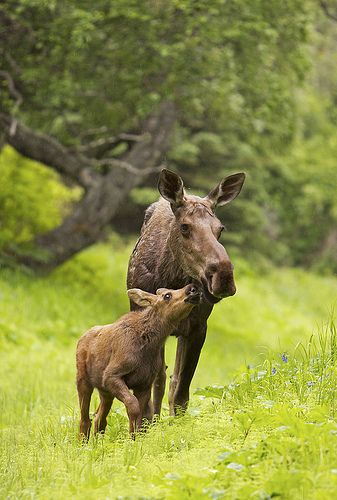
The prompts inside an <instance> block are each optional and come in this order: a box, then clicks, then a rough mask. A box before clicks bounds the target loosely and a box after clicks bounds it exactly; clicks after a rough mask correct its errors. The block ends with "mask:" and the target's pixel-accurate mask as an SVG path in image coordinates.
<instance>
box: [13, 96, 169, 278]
mask: <svg viewBox="0 0 337 500" xmlns="http://www.w3.org/2000/svg"><path fill="white" fill-rule="evenodd" d="M174 122H175V109H174V105H173V103H172V102H165V103H163V104H162V105H161V106H160V108H159V110H158V112H157V113H155V114H153V115H151V116H150V117H149V118H148V119H147V120H146V122H145V124H144V127H143V130H142V132H143V134H145V135H144V140H142V141H141V142H137V143H135V144H134V146H133V147H132V148H131V150H130V151H129V152H128V153H127V154H126V155H125V157H124V158H123V161H116V160H114V159H110V160H109V159H108V160H106V162H107V164H109V162H110V164H111V165H112V168H111V170H110V171H109V172H108V173H107V174H106V175H99V174H97V173H96V172H94V174H95V175H91V176H90V178H91V182H90V183H88V185H89V187H88V188H87V191H86V193H85V195H84V196H83V198H82V199H81V200H80V202H79V203H78V204H77V205H76V206H75V208H74V210H73V212H72V213H71V214H70V215H69V216H68V217H66V219H65V220H64V221H63V223H62V224H61V225H60V226H58V227H57V228H55V229H54V230H52V231H50V232H48V233H46V234H43V235H40V236H38V237H37V238H36V240H35V241H34V242H33V244H34V246H37V247H38V249H40V250H42V252H39V256H38V252H37V253H36V254H30V255H28V254H24V253H23V254H21V255H16V259H17V260H18V261H20V262H22V263H24V264H26V265H28V266H29V267H32V268H34V269H36V270H46V271H49V270H51V269H53V268H54V267H56V266H57V265H59V264H61V263H63V262H65V261H66V260H67V259H69V258H70V257H72V256H73V255H74V254H76V253H77V252H79V251H81V250H83V249H84V248H86V247H88V246H90V245H92V244H93V243H95V242H97V241H98V240H99V239H100V238H101V237H102V235H103V234H104V229H105V228H106V226H107V225H108V224H109V223H110V221H111V220H112V218H113V217H114V216H116V215H118V210H119V207H120V206H121V204H122V202H123V200H125V199H126V197H127V195H128V193H129V191H130V190H131V189H132V188H134V187H135V186H137V185H138V184H140V183H141V181H142V180H143V178H144V176H145V175H147V174H148V172H149V171H150V170H151V169H152V168H153V167H155V166H156V165H157V164H158V162H160V160H161V158H162V156H163V153H165V152H166V150H167V148H168V144H169V136H170V133H171V131H172V129H173V126H174ZM39 137H40V138H41V137H42V136H39ZM47 137H48V136H47ZM50 139H51V138H49V137H48V140H49V142H50ZM16 140H17V141H18V142H19V144H16ZM8 142H10V144H11V145H12V146H13V147H15V149H17V150H18V151H20V152H22V153H23V154H25V155H26V156H29V157H32V151H31V150H29V151H28V150H27V148H28V149H29V144H28V145H27V144H26V141H24V140H23V139H22V138H20V137H19V136H18V137H15V136H14V137H11V138H10V140H8ZM22 143H24V145H25V147H23V146H22ZM31 144H32V143H31ZM37 144H38V142H37V141H36V140H34V141H33V146H34V151H36V148H37ZM46 144H47V143H46V142H44V143H43V147H45V148H46ZM20 145H21V147H20ZM52 146H53V149H54V151H55V149H56V146H55V143H54V142H52ZM60 151H62V154H63V158H67V154H68V153H66V152H64V151H63V150H62V149H60ZM49 153H50V152H49ZM49 153H48V154H47V157H48V158H49V157H50V154H49ZM34 154H35V158H36V154H38V155H39V158H40V159H41V160H42V161H43V159H44V157H45V153H43V152H42V151H41V149H38V150H37V153H34ZM77 160H78V159H76V161H74V160H72V161H73V163H74V169H73V170H72V168H71V167H72V166H71V165H70V166H69V168H65V167H62V166H61V165H59V162H57V169H58V170H59V171H60V170H61V168H62V170H63V171H65V172H66V173H67V175H68V176H69V177H71V178H75V177H76V176H77V177H78V176H79V173H81V172H83V171H84V169H85V166H84V165H82V164H83V161H81V164H79V163H78V161H77ZM81 160H83V158H81ZM101 162H104V160H101ZM54 163H55V161H54ZM49 164H50V162H49ZM68 165H69V164H68ZM51 166H53V165H51ZM82 167H83V168H82ZM72 172H74V173H73V174H72ZM82 185H83V183H82Z"/></svg>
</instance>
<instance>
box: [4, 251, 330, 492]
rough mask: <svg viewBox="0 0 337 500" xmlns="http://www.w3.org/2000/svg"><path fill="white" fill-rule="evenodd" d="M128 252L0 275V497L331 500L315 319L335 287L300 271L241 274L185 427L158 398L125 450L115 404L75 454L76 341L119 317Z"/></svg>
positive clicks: (123, 425) (323, 314) (323, 365)
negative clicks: (156, 416)
mask: <svg viewBox="0 0 337 500" xmlns="http://www.w3.org/2000/svg"><path fill="white" fill-rule="evenodd" d="M128 253H129V249H126V250H125V249H124V248H120V249H119V251H118V252H115V253H114V255H113V256H111V255H110V250H109V248H108V247H107V246H100V247H98V248H95V249H93V250H91V251H89V252H87V253H84V254H83V255H81V256H79V257H78V258H77V259H75V260H74V261H73V262H72V263H69V264H67V265H66V266H64V267H63V268H60V269H59V270H58V271H57V272H56V273H54V274H53V275H52V276H50V277H48V278H46V277H45V278H36V277H33V276H30V275H27V274H22V273H20V272H17V271H8V270H7V271H2V272H1V273H0V282H1V294H2V295H1V301H0V305H1V311H0V332H1V339H0V341H1V363H0V386H1V391H0V469H1V482H0V498H13V499H14V498H22V499H26V498H39V499H61V498H62V499H64V498H81V499H91V498H94V497H95V498H98V499H109V498H120V499H133V498H135V499H136V498H139V499H140V498H143V499H145V498H146V499H152V498H153V499H164V498H165V499H166V498H167V499H172V500H173V499H174V500H175V499H185V498H186V499H187V498H193V499H194V498H196V499H198V498H212V499H218V498H228V499H234V498H238V499H245V498H258V499H269V498H274V497H275V498H276V497H280V498H289V499H297V498H298V499H302V498H303V499H304V498H305V499H317V500H318V499H322V498H324V499H326V498H328V499H329V498H331V499H332V498H335V491H336V488H337V455H336V453H335V449H336V445H337V420H336V385H337V380H336V379H337V371H336V369H337V368H336V367H337V339H336V327H335V323H334V320H333V314H330V318H331V319H330V320H328V321H326V320H324V318H327V317H328V311H329V308H330V309H331V305H333V304H334V302H335V300H336V295H337V284H336V281H335V280H334V279H332V278H320V277H318V276H314V275H310V274H307V273H304V272H303V271H296V270H280V271H276V270H271V271H270V272H269V273H268V274H266V275H265V276H256V275H255V274H254V273H253V272H252V271H251V270H249V269H245V270H244V272H242V271H241V274H240V271H239V273H238V276H237V284H238V295H237V297H234V298H233V299H230V300H228V301H223V302H222V303H221V304H219V305H218V306H217V307H216V308H215V309H214V312H213V314H212V318H211V321H210V324H209V332H208V338H207V342H206V345H205V347H204V349H203V353H202V356H201V360H200V363H199V366H198V371H197V374H196V376H195V379H194V382H193V385H192V394H191V402H190V406H189V409H188V412H187V414H186V415H184V416H180V417H177V418H172V417H170V416H169V415H168V410H167V406H166V401H167V397H166V398H165V403H164V409H163V415H162V418H161V419H160V420H159V421H157V422H156V423H154V424H153V425H151V426H150V427H149V429H148V431H147V433H146V434H144V435H139V436H138V437H137V439H136V440H135V441H132V440H130V438H129V437H128V432H127V419H126V415H125V411H124V408H123V406H122V405H120V404H116V405H115V404H114V406H113V409H112V411H111V413H110V416H109V419H108V427H107V433H106V435H105V437H104V438H102V437H101V436H99V437H98V438H91V439H90V441H89V443H88V444H87V445H84V446H81V445H80V444H79V442H78V441H77V431H78V420H79V412H78V403H77V399H76V389H75V384H74V378H75V367H74V365H75V363H74V352H75V345H76V341H77V339H78V338H79V336H80V335H81V333H82V332H83V331H84V330H85V329H87V328H88V327H89V326H91V325H92V324H95V323H103V322H111V321H113V320H114V319H115V318H116V317H117V316H119V315H120V314H121V313H122V312H124V311H125V310H127V299H126V294H125V286H124V279H125V275H124V273H125V261H126V258H127V254H128ZM318 289H319V290H320V293H319V296H318V294H317V290H318ZM324 321H325V322H324ZM317 325H321V326H317ZM322 325H323V326H322ZM313 330H315V331H316V332H315V333H314V334H313ZM168 344H169V345H168V361H167V362H168V364H169V372H171V371H172V366H173V354H174V347H175V341H174V339H170V341H169V343H168ZM198 386H199V388H198ZM97 403H98V398H97V395H96V396H95V397H94V398H93V405H92V408H91V411H92V412H94V410H95V406H96V405H97Z"/></svg>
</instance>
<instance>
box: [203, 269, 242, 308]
mask: <svg viewBox="0 0 337 500" xmlns="http://www.w3.org/2000/svg"><path fill="white" fill-rule="evenodd" d="M233 270H234V266H233V264H232V263H231V262H230V261H229V260H225V261H221V262H219V263H216V264H215V263H212V264H209V265H208V266H207V268H206V272H205V276H206V280H207V287H208V290H209V292H210V293H211V294H212V295H214V296H215V297H219V298H221V299H222V298H225V297H229V296H230V295H234V294H235V292H236V287H235V283H234V274H233Z"/></svg>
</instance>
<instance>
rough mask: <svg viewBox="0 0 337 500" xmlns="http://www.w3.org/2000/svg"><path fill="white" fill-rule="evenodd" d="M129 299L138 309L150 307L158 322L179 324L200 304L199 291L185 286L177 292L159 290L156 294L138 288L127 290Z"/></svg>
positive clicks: (191, 286)
mask: <svg viewBox="0 0 337 500" xmlns="http://www.w3.org/2000/svg"><path fill="white" fill-rule="evenodd" d="M128 296H129V299H130V300H132V301H133V302H135V303H136V304H137V305H139V306H140V307H151V308H152V309H153V311H154V312H155V313H158V321H159V322H162V321H164V322H168V323H172V322H179V321H181V320H183V319H185V318H187V316H188V315H189V314H190V312H191V310H192V309H193V307H194V306H195V305H197V304H200V301H201V290H200V289H199V288H198V287H197V286H195V285H187V286H185V287H184V288H180V289H179V290H169V289H168V288H159V289H158V290H157V292H156V294H153V293H149V292H144V291H143V290H140V289H139V288H131V289H130V290H128Z"/></svg>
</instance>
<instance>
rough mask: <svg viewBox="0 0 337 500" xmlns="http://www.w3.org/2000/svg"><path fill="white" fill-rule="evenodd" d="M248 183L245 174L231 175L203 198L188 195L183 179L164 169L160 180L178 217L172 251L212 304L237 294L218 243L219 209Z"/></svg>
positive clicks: (221, 247)
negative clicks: (217, 215) (217, 209)
mask: <svg viewBox="0 0 337 500" xmlns="http://www.w3.org/2000/svg"><path fill="white" fill-rule="evenodd" d="M244 180H245V174H244V173H237V174H234V175H230V176H228V177H226V178H225V179H224V180H222V181H221V182H220V183H219V184H218V185H217V186H216V187H215V188H214V189H212V190H211V191H210V193H209V194H208V195H207V196H205V197H204V198H201V197H199V196H193V195H189V194H187V193H186V192H185V190H184V185H183V181H182V179H181V177H179V176H178V175H177V174H175V173H174V172H171V171H170V170H166V169H164V170H162V172H161V174H160V177H159V182H158V189H159V192H160V194H161V195H162V197H163V198H165V199H166V200H167V201H169V202H170V204H171V209H172V212H173V214H174V223H173V225H172V227H171V234H170V245H171V251H172V252H173V253H174V255H175V257H176V259H177V261H178V262H179V264H180V266H181V267H182V269H183V270H184V271H185V272H186V273H187V274H188V275H189V276H191V277H192V278H193V279H194V280H196V281H198V282H199V283H201V284H202V286H203V291H204V295H205V297H206V299H207V300H209V301H210V302H215V301H217V300H219V299H222V298H224V297H228V296H230V295H234V294H235V292H236V288H235V283H234V275H233V265H232V263H231V261H230V259H229V256H228V254H227V252H226V249H225V248H224V247H223V246H222V245H221V243H220V242H219V241H218V240H219V238H220V235H221V232H222V230H223V229H224V227H223V225H222V224H221V222H220V220H219V219H218V218H217V217H216V215H215V208H216V207H217V206H222V205H226V204H227V203H230V202H231V201H232V200H234V199H235V198H236V197H237V196H238V194H239V193H240V191H241V188H242V185H243V183H244Z"/></svg>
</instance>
